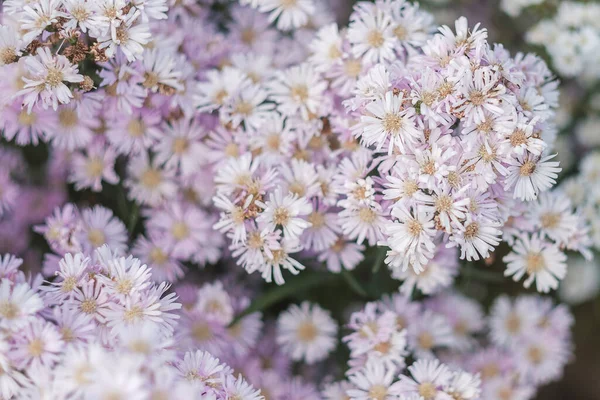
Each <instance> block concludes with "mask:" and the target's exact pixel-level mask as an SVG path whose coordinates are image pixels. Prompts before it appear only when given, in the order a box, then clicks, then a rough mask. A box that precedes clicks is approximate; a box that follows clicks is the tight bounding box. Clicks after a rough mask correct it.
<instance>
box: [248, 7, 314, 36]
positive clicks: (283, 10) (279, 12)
mask: <svg viewBox="0 0 600 400" xmlns="http://www.w3.org/2000/svg"><path fill="white" fill-rule="evenodd" d="M258 10H259V11H260V12H269V13H270V14H269V21H270V22H273V21H275V20H277V28H279V29H281V30H290V29H291V28H300V27H302V26H303V25H305V24H306V23H307V22H308V17H309V16H311V15H312V14H313V13H314V12H315V4H314V2H313V1H312V0H296V1H293V2H289V1H286V0H260V1H258Z"/></svg>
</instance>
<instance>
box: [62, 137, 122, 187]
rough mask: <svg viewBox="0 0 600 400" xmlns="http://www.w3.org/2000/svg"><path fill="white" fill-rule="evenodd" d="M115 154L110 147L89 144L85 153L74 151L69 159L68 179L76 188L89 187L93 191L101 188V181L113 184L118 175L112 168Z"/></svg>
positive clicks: (116, 181) (115, 182)
mask: <svg viewBox="0 0 600 400" xmlns="http://www.w3.org/2000/svg"><path fill="white" fill-rule="evenodd" d="M116 158H117V156H116V154H115V152H114V150H112V148H110V147H108V148H104V147H103V146H99V145H96V146H90V147H88V149H87V154H85V155H84V154H82V153H79V152H78V153H75V154H74V155H73V158H72V160H71V172H70V174H69V181H70V182H72V183H74V184H75V189H76V190H82V189H85V188H90V189H91V190H92V191H94V192H100V191H101V190H102V181H103V180H104V181H105V182H108V183H110V184H112V185H115V184H117V183H118V182H119V176H118V175H117V174H116V172H115V170H114V165H115V160H116Z"/></svg>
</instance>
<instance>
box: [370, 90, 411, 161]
mask: <svg viewBox="0 0 600 400" xmlns="http://www.w3.org/2000/svg"><path fill="white" fill-rule="evenodd" d="M403 102H404V98H403V94H402V93H400V94H398V95H395V94H393V93H392V92H387V93H386V94H385V97H383V98H380V99H377V100H375V102H372V103H370V104H368V105H367V106H366V110H367V112H368V114H367V115H362V116H361V118H360V121H361V124H360V125H359V126H360V130H359V132H360V136H361V140H362V141H363V143H364V144H365V145H366V146H371V145H375V146H376V150H380V149H381V148H382V147H383V146H384V145H385V144H386V143H387V144H388V148H387V151H388V154H392V152H394V151H395V150H396V151H397V150H399V151H401V152H404V151H405V146H408V144H410V143H414V142H415V141H416V139H417V138H418V137H419V136H420V133H419V131H418V130H417V129H416V128H415V123H414V115H415V112H414V109H413V108H406V109H404V107H403V106H402V103H403Z"/></svg>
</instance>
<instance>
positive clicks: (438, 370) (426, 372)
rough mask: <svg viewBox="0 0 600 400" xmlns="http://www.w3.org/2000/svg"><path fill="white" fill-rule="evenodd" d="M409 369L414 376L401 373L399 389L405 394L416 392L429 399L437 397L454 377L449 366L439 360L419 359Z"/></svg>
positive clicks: (432, 399)
mask: <svg viewBox="0 0 600 400" xmlns="http://www.w3.org/2000/svg"><path fill="white" fill-rule="evenodd" d="M408 370H409V372H410V374H411V376H412V377H408V376H406V375H400V381H399V382H398V391H399V392H400V393H401V394H403V395H409V394H413V393H415V394H418V395H420V396H422V397H423V398H425V399H427V400H434V399H437V398H438V393H440V392H442V387H443V386H445V385H447V384H448V383H449V382H450V379H451V378H452V374H451V373H450V370H449V369H448V367H447V366H446V365H444V364H442V363H440V362H439V360H417V361H415V363H414V364H413V365H411V366H410V367H408ZM439 398H440V399H441V398H442V397H439Z"/></svg>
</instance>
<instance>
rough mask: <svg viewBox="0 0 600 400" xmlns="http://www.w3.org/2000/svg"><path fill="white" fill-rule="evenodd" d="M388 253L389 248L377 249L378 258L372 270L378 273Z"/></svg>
mask: <svg viewBox="0 0 600 400" xmlns="http://www.w3.org/2000/svg"><path fill="white" fill-rule="evenodd" d="M386 254H387V248H383V247H382V248H378V249H377V258H376V259H375V263H374V264H373V270H372V272H373V273H374V274H376V273H377V272H378V271H379V268H381V266H382V265H383V261H384V260H385V255H386Z"/></svg>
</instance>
